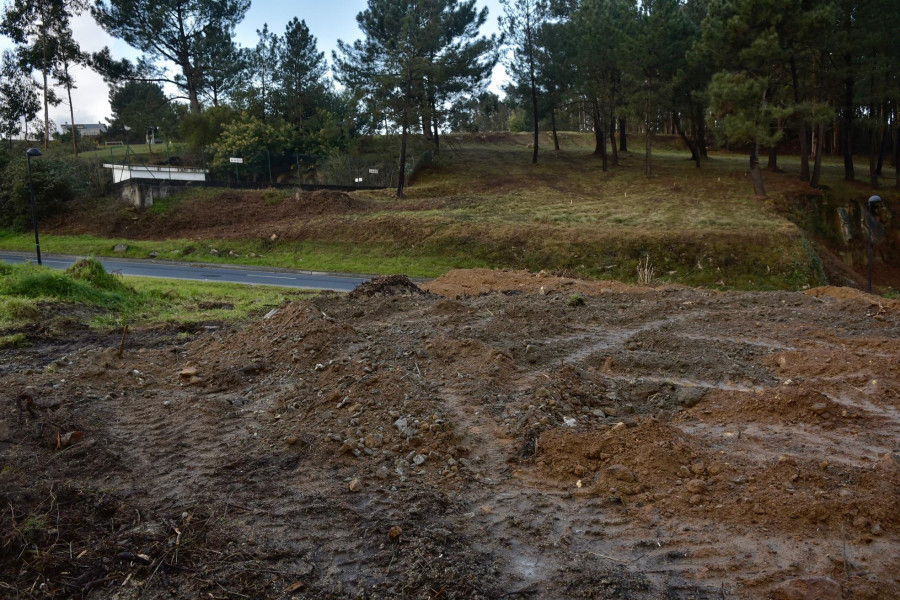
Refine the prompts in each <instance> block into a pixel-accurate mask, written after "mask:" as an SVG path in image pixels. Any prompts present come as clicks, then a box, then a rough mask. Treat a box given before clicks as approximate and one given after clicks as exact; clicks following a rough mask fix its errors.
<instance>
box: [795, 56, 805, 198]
mask: <svg viewBox="0 0 900 600" xmlns="http://www.w3.org/2000/svg"><path fill="white" fill-rule="evenodd" d="M791 79H792V81H793V84H794V102H795V103H796V104H797V105H799V104H800V77H799V75H798V74H797V59H796V57H794V56H792V57H791ZM797 127H798V129H799V134H798V136H799V137H798V139H799V141H800V179H801V180H802V181H804V182H809V139H808V138H807V133H806V114H804V113H803V112H800V113H798V119H797Z"/></svg>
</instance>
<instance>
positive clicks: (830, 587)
mask: <svg viewBox="0 0 900 600" xmlns="http://www.w3.org/2000/svg"><path fill="white" fill-rule="evenodd" d="M772 597H773V598H774V600H841V599H842V598H843V595H842V592H841V584H839V583H838V582H837V581H835V580H834V579H832V578H831V577H798V578H797V579H788V580H787V581H784V582H782V583H780V584H778V585H776V586H775V588H774V589H773V590H772Z"/></svg>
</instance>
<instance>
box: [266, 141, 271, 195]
mask: <svg viewBox="0 0 900 600" xmlns="http://www.w3.org/2000/svg"><path fill="white" fill-rule="evenodd" d="M266 161H268V163H269V187H272V153H271V152H269V151H268V149H267V150H266Z"/></svg>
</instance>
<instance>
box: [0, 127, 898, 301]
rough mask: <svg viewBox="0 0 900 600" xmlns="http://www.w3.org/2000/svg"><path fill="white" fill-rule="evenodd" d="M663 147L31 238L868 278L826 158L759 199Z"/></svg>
mask: <svg viewBox="0 0 900 600" xmlns="http://www.w3.org/2000/svg"><path fill="white" fill-rule="evenodd" d="M667 143H668V142H667ZM661 145H662V146H664V147H663V148H662V149H658V151H657V152H656V153H655V154H654V161H655V163H654V171H655V173H656V175H655V176H654V177H653V178H652V179H649V180H648V179H647V178H646V177H644V175H643V168H642V165H643V156H642V155H639V154H633V153H622V154H621V155H620V164H619V166H615V167H611V168H610V170H609V171H608V172H605V173H604V172H603V171H602V170H601V168H600V163H599V161H598V159H596V158H595V157H593V156H592V155H591V152H590V150H591V147H590V140H589V136H586V135H580V134H565V135H564V136H563V139H562V148H563V149H562V150H561V151H559V152H552V151H546V152H544V153H543V154H542V158H541V161H540V162H539V163H538V164H537V165H531V164H530V161H529V157H530V151H529V150H528V148H527V136H519V135H516V134H486V135H467V136H452V137H450V138H448V139H447V140H446V144H445V146H444V151H443V152H442V153H441V155H440V156H439V157H438V159H437V160H436V161H435V163H434V164H433V165H432V166H430V167H428V168H425V169H423V170H422V171H420V172H419V173H418V175H417V176H416V178H415V180H414V181H413V184H412V185H411V186H410V187H409V188H408V190H407V194H406V197H405V198H403V199H398V198H396V197H394V195H393V192H392V191H391V190H385V191H359V192H353V193H349V194H348V193H343V192H333V191H319V192H297V191H295V190H287V189H278V190H262V191H246V190H217V189H195V190H190V191H188V192H187V193H185V194H182V195H180V196H176V197H174V198H170V199H166V200H164V201H163V202H161V203H158V204H157V205H155V206H153V207H151V208H149V209H141V210H139V209H133V208H129V207H126V206H123V205H122V204H120V203H118V202H115V201H111V200H110V199H104V200H102V201H97V202H91V203H87V204H81V205H76V206H73V209H72V210H71V211H69V212H68V213H67V214H65V215H62V216H60V217H59V218H58V219H56V220H54V221H53V222H49V223H47V224H46V225H45V226H44V229H43V232H44V233H46V234H47V235H45V236H44V238H43V239H42V242H43V246H44V248H45V251H48V252H61V253H75V254H82V255H84V254H96V255H108V254H113V253H114V248H116V246H119V251H120V252H122V253H124V254H125V255H127V256H131V257H135V258H146V257H159V258H167V259H176V260H194V261H212V262H236V263H246V264H262V265H269V266H282V267H294V268H304V269H316V270H334V271H345V272H361V273H376V274H390V273H397V272H403V273H406V274H408V275H414V276H437V275H440V274H442V273H445V272H447V271H448V270H450V269H452V268H473V267H490V268H512V269H527V270H530V271H533V272H537V271H540V270H548V271H554V272H559V273H562V274H568V275H574V276H578V277H586V278H596V279H617V280H623V281H637V280H638V267H639V266H640V265H641V264H643V265H644V266H645V271H646V272H645V273H644V275H646V276H650V279H649V280H652V281H657V282H673V283H684V284H688V285H700V286H705V287H712V288H719V289H742V290H765V289H794V290H797V289H802V288H804V287H812V286H816V285H821V284H823V283H825V282H826V281H828V282H830V283H834V284H839V285H846V284H852V285H855V286H857V287H859V286H861V285H863V283H864V282H863V280H861V279H860V278H861V277H863V276H864V274H865V265H866V262H865V235H864V234H865V228H864V225H863V224H862V221H861V219H860V211H859V208H858V207H859V206H862V205H864V203H865V199H866V198H868V196H869V193H867V190H866V189H865V188H864V187H862V186H855V185H847V184H843V183H841V182H840V179H839V177H840V172H839V169H838V166H837V165H836V164H831V163H826V165H825V169H824V175H823V181H825V182H826V183H827V184H829V185H830V186H831V188H830V189H829V190H827V191H825V192H811V191H810V190H809V188H808V186H804V185H803V184H801V183H800V182H799V181H798V180H796V178H795V177H793V176H792V175H791V174H790V173H787V172H781V173H766V179H767V180H766V184H767V188H768V190H769V197H768V198H767V199H760V198H756V197H754V196H753V195H752V186H751V185H750V182H749V178H748V174H747V172H746V164H745V163H746V159H745V157H742V156H738V155H733V154H728V153H719V154H715V153H714V154H713V156H712V158H711V159H710V160H708V161H705V162H704V163H703V165H702V168H700V169H697V168H695V166H694V163H692V162H690V161H688V160H685V157H684V155H683V152H678V151H673V150H669V149H666V147H665V144H661ZM790 160H791V159H790V157H784V158H783V159H782V165H783V166H784V167H785V168H786V169H793V166H792V165H791V164H790ZM884 195H885V200H886V202H885V203H884V206H883V209H882V210H881V211H880V212H879V213H878V215H877V223H878V229H877V231H875V234H876V236H875V237H876V247H875V260H876V269H875V283H876V287H878V286H880V289H886V288H887V287H888V286H893V287H894V288H895V289H896V288H897V287H898V286H900V281H898V279H897V278H898V276H900V273H898V272H897V269H896V267H894V266H892V265H896V264H898V261H897V258H898V250H897V248H898V240H897V235H898V233H897V232H898V228H897V223H896V218H895V217H894V216H893V215H895V214H900V212H898V211H900V204H898V199H897V196H896V194H893V195H892V194H889V193H888V192H887V191H885V192H884ZM854 207H856V208H854ZM841 211H843V212H841ZM842 218H843V221H841V219H842ZM842 223H843V224H842ZM29 243H31V242H30V240H29V239H28V236H21V237H16V238H14V237H12V236H5V237H4V238H3V239H2V240H0V244H2V245H4V246H11V245H12V246H16V248H18V249H24V250H27V249H29V248H30V246H29ZM648 261H649V262H648ZM648 265H649V268H646V267H647V266H648Z"/></svg>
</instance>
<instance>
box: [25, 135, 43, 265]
mask: <svg viewBox="0 0 900 600" xmlns="http://www.w3.org/2000/svg"><path fill="white" fill-rule="evenodd" d="M40 155H41V151H40V150H38V149H37V148H29V149H28V150H26V151H25V156H27V157H28V159H27V160H28V193H29V194H30V195H31V221H32V222H33V223H34V249H35V252H37V259H38V264H39V265H40V264H42V263H41V242H40V240H39V239H38V226H37V210H36V209H35V207H34V182H32V181H31V157H32V156H40Z"/></svg>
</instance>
